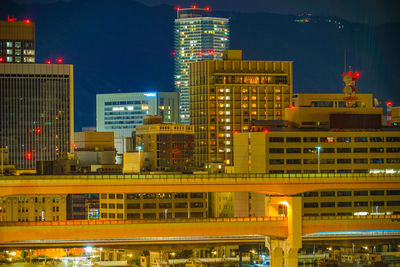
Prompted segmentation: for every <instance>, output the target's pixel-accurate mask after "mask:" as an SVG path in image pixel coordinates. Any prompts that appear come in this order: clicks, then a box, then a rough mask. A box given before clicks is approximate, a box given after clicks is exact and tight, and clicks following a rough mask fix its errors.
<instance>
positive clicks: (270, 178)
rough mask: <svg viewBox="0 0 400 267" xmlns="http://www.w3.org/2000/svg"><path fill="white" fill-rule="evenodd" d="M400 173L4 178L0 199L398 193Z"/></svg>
mask: <svg viewBox="0 0 400 267" xmlns="http://www.w3.org/2000/svg"><path fill="white" fill-rule="evenodd" d="M399 188H400V174H290V175H289V174H275V175H273V174H207V175H189V174H187V175H186V174H181V175H174V174H154V175H44V176H39V175H30V176H28V175H27V176H3V177H2V178H1V179H0V196H9V195H24V194H89V193H157V192H163V193H168V192H259V193H265V194H271V195H295V194H299V193H302V192H306V191H316V190H327V189H331V190H334V189H399Z"/></svg>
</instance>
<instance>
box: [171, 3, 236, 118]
mask: <svg viewBox="0 0 400 267" xmlns="http://www.w3.org/2000/svg"><path fill="white" fill-rule="evenodd" d="M209 13H210V9H209V8H198V7H196V6H192V7H191V8H182V9H181V8H178V9H177V18H176V19H175V28H174V32H175V34H174V36H175V52H174V56H175V89H176V91H177V92H179V119H180V121H179V123H184V124H189V64H190V63H191V62H196V61H200V60H213V59H214V60H218V59H222V52H223V51H224V50H226V49H228V48H229V19H225V18H215V17H210V14H209Z"/></svg>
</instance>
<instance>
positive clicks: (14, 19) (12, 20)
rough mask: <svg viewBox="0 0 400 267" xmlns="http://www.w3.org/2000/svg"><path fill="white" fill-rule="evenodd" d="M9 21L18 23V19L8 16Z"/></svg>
mask: <svg viewBox="0 0 400 267" xmlns="http://www.w3.org/2000/svg"><path fill="white" fill-rule="evenodd" d="M7 21H8V22H16V21H17V19H16V18H14V17H10V16H8V17H7Z"/></svg>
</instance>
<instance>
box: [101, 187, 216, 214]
mask: <svg viewBox="0 0 400 267" xmlns="http://www.w3.org/2000/svg"><path fill="white" fill-rule="evenodd" d="M207 214H208V210H207V193H143V194H100V219H102V220H108V219H119V220H122V219H125V220H131V219H169V218H207Z"/></svg>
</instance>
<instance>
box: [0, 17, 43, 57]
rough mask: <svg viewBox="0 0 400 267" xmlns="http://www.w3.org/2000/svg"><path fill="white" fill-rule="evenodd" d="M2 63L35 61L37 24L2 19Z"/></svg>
mask: <svg viewBox="0 0 400 267" xmlns="http://www.w3.org/2000/svg"><path fill="white" fill-rule="evenodd" d="M0 63H35V24H34V23H33V22H31V21H30V20H24V21H16V20H15V19H13V18H9V19H8V21H0Z"/></svg>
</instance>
